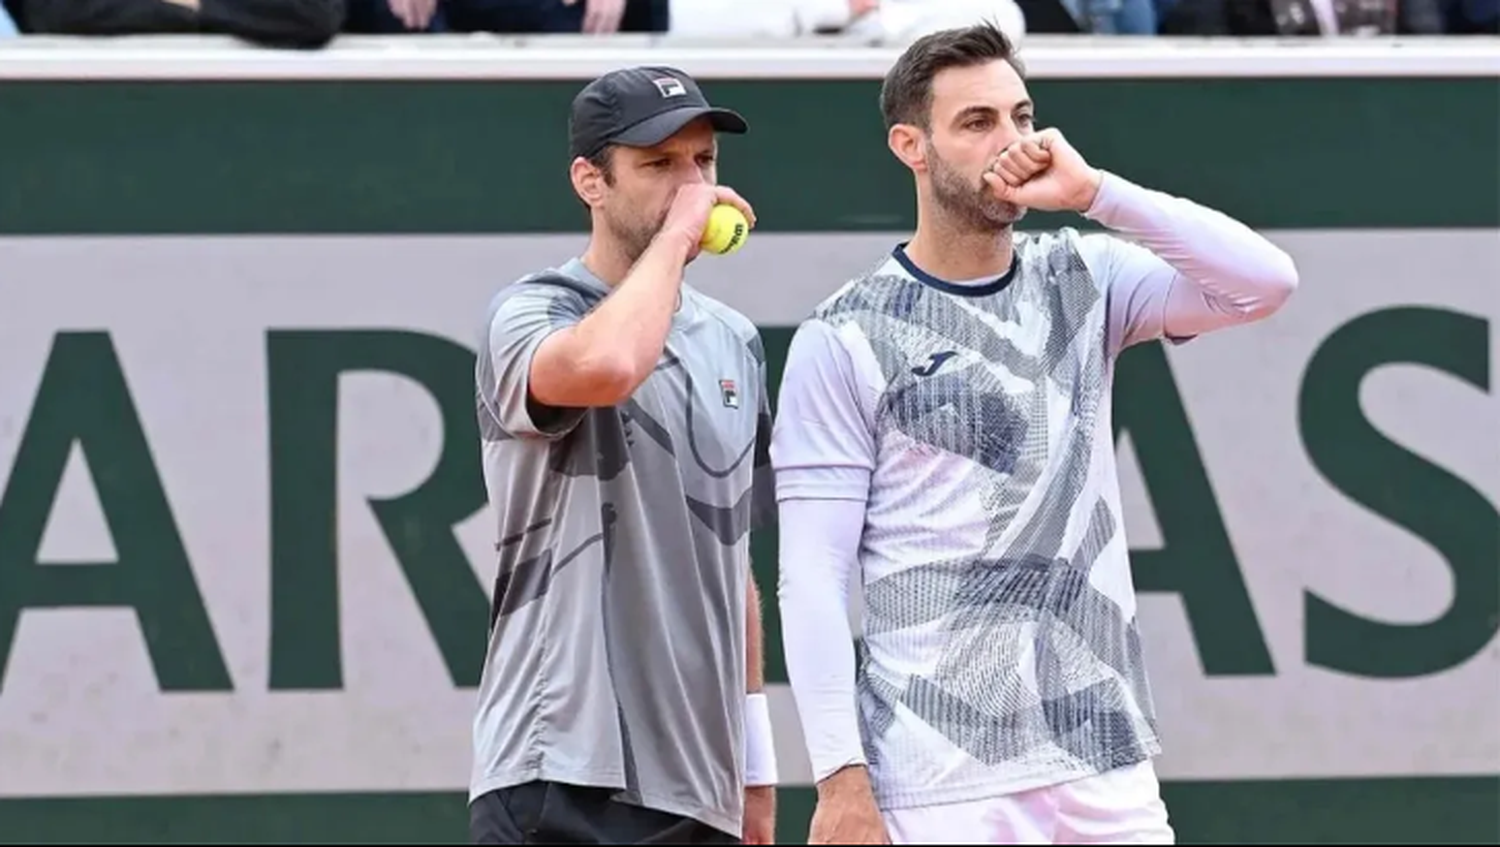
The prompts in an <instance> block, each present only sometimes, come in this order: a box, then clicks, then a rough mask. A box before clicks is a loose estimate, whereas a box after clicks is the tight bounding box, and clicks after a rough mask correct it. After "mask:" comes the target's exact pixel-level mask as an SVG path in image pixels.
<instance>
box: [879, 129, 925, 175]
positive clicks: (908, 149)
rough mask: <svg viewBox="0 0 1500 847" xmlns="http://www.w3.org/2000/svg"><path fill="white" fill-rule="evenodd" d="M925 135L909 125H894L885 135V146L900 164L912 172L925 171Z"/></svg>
mask: <svg viewBox="0 0 1500 847" xmlns="http://www.w3.org/2000/svg"><path fill="white" fill-rule="evenodd" d="M925 140H926V133H924V132H923V131H922V130H921V129H920V128H918V127H915V126H912V125H911V124H896V125H895V126H893V127H891V131H890V132H888V133H886V139H885V141H886V144H887V145H888V146H889V147H890V148H891V152H892V153H895V154H896V158H897V159H900V160H901V164H903V165H906V166H907V167H908V168H911V169H912V170H913V171H919V172H920V171H925V170H927V145H926V144H925V143H923V142H924V141H925Z"/></svg>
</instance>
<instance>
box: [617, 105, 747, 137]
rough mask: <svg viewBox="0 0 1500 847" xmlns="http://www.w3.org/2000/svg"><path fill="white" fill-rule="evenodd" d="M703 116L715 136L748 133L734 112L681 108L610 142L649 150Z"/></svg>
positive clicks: (665, 113) (715, 109)
mask: <svg viewBox="0 0 1500 847" xmlns="http://www.w3.org/2000/svg"><path fill="white" fill-rule="evenodd" d="M704 116H707V117H708V120H709V123H710V125H712V126H713V128H714V130H716V131H718V132H727V133H731V134H734V135H744V134H745V133H746V132H749V131H750V125H749V124H747V123H745V119H744V118H742V117H740V115H739V113H738V112H735V111H733V110H730V109H722V108H719V107H717V106H684V107H682V108H681V109H673V110H672V111H670V112H662V113H661V114H659V115H656V116H655V117H650V118H647V119H645V120H644V121H641V122H640V123H638V124H636V125H635V126H633V127H631V128H629V129H627V130H625V131H624V132H622V133H620V134H619V135H616V136H615V137H614V138H613V139H612V140H613V141H614V143H616V144H624V145H625V146H627V147H651V146H653V145H656V144H660V143H662V142H663V141H666V140H667V139H668V138H671V137H672V136H674V135H676V134H677V131H678V130H680V129H682V128H683V127H685V126H687V125H688V123H689V122H690V121H693V120H696V119H698V118H701V117H704Z"/></svg>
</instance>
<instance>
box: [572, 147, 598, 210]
mask: <svg viewBox="0 0 1500 847" xmlns="http://www.w3.org/2000/svg"><path fill="white" fill-rule="evenodd" d="M568 176H569V178H570V179H571V180H572V182H573V191H575V192H576V193H577V194H578V198H579V199H580V200H582V201H583V202H584V204H585V205H587V206H588V207H589V208H593V207H594V206H597V205H599V204H600V203H602V202H603V201H604V189H605V183H604V173H603V172H602V171H600V170H599V169H598V168H596V167H594V166H593V165H592V164H590V163H589V160H588V159H585V158H583V157H582V156H579V157H577V158H576V159H574V160H573V164H572V165H571V166H570V167H569V168H568Z"/></svg>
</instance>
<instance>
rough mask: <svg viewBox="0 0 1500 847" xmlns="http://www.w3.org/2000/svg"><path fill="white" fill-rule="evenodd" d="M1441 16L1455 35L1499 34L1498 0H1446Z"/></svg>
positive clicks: (1499, 10) (1499, 13) (1499, 0)
mask: <svg viewBox="0 0 1500 847" xmlns="http://www.w3.org/2000/svg"><path fill="white" fill-rule="evenodd" d="M1443 17H1444V18H1446V19H1447V29H1448V32H1451V33H1453V34H1455V35H1481V34H1488V35H1500V0H1447V1H1446V2H1445V3H1444V4H1443Z"/></svg>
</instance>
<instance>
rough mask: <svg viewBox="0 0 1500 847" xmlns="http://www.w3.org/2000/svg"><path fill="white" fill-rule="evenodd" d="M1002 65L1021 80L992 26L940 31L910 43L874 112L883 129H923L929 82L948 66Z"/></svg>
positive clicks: (1012, 55) (1010, 48)
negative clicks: (880, 118) (877, 112)
mask: <svg viewBox="0 0 1500 847" xmlns="http://www.w3.org/2000/svg"><path fill="white" fill-rule="evenodd" d="M995 61H1005V62H1009V63H1010V66H1011V67H1013V68H1015V69H1016V73H1018V74H1020V75H1021V77H1022V78H1025V76H1026V69H1025V67H1023V66H1022V64H1021V60H1020V59H1019V58H1017V57H1016V50H1015V47H1014V45H1012V44H1011V43H1010V39H1009V38H1006V37H1005V33H1004V32H1001V31H1000V28H999V27H997V26H995V25H994V24H992V23H988V22H986V23H979V24H974V25H973V26H967V27H960V28H958V29H945V30H941V31H939V32H934V33H931V34H928V35H924V36H922V37H921V38H919V39H917V40H916V41H914V42H912V43H911V46H909V47H907V48H906V50H905V51H904V52H903V53H902V54H901V57H900V58H899V59H897V60H896V63H895V64H894V65H892V66H891V69H890V70H889V71H887V72H886V75H885V82H884V83H882V84H881V86H880V112H881V115H882V116H883V117H884V118H885V127H886V129H890V128H891V127H893V126H895V125H896V124H912V125H914V126H919V127H921V128H922V129H927V126H928V121H929V119H930V118H931V116H932V80H933V78H934V77H936V76H937V75H938V73H939V72H941V71H945V70H947V69H948V68H968V67H973V66H975V65H983V64H985V63H987V62H995Z"/></svg>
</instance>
